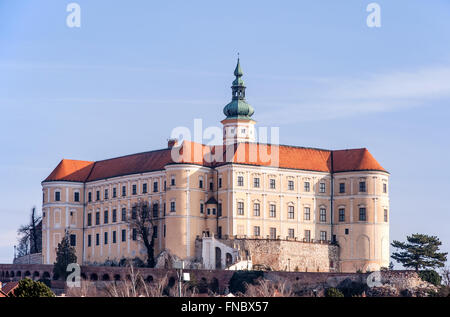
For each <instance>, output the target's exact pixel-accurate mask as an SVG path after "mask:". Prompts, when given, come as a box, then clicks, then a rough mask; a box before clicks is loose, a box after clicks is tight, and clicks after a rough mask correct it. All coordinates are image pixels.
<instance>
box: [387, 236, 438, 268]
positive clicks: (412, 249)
mask: <svg viewBox="0 0 450 317" xmlns="http://www.w3.org/2000/svg"><path fill="white" fill-rule="evenodd" d="M406 239H407V240H408V242H406V243H405V242H400V241H395V240H394V241H393V242H392V244H391V245H392V246H393V247H394V248H397V249H399V251H398V252H394V253H392V258H393V259H394V260H396V261H397V262H399V263H401V264H402V265H403V266H404V267H406V268H414V269H415V270H416V271H419V270H420V269H425V270H426V269H428V268H431V269H434V268H437V267H443V266H444V265H445V262H446V261H447V253H446V252H445V253H444V252H438V251H439V247H440V246H441V245H442V242H441V241H439V239H438V238H437V237H435V236H428V235H425V234H418V233H416V234H413V235H411V236H408V237H406Z"/></svg>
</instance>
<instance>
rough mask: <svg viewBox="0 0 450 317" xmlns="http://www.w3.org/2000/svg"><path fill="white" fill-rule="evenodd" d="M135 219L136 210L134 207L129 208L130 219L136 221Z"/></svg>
mask: <svg viewBox="0 0 450 317" xmlns="http://www.w3.org/2000/svg"><path fill="white" fill-rule="evenodd" d="M136 218H137V208H136V206H134V207H132V208H131V219H136Z"/></svg>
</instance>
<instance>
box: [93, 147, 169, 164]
mask: <svg viewBox="0 0 450 317" xmlns="http://www.w3.org/2000/svg"><path fill="white" fill-rule="evenodd" d="M167 150H170V148H164V149H158V150H152V151H145V152H139V153H133V154H127V155H121V156H117V157H111V158H108V159H104V160H99V161H93V163H100V162H106V161H111V160H115V159H119V158H124V157H129V156H133V155H141V154H149V153H154V152H162V151H167Z"/></svg>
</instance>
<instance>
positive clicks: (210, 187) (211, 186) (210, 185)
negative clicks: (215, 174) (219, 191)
mask: <svg viewBox="0 0 450 317" xmlns="http://www.w3.org/2000/svg"><path fill="white" fill-rule="evenodd" d="M209 190H214V183H213V182H211V183H209Z"/></svg>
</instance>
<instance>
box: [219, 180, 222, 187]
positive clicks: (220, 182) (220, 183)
mask: <svg viewBox="0 0 450 317" xmlns="http://www.w3.org/2000/svg"><path fill="white" fill-rule="evenodd" d="M219 188H222V178H219Z"/></svg>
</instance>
